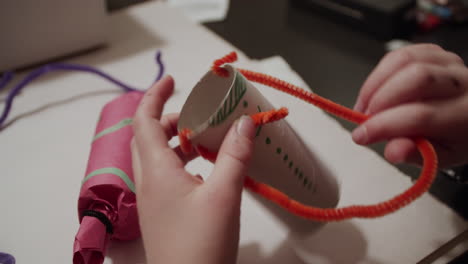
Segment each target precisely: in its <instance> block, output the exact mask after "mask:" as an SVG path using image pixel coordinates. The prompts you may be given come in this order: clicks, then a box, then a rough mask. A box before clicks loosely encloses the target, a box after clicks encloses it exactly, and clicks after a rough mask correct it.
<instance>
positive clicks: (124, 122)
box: [93, 118, 133, 142]
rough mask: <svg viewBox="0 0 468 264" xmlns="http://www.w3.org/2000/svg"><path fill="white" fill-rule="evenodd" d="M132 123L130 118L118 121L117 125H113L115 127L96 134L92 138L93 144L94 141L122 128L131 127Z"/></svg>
mask: <svg viewBox="0 0 468 264" xmlns="http://www.w3.org/2000/svg"><path fill="white" fill-rule="evenodd" d="M132 121H133V119H132V118H125V119H122V120H120V122H118V123H117V124H115V125H113V126H111V127H108V128H106V129H104V130H102V131H101V132H99V133H97V134H96V135H95V136H94V138H93V142H94V141H96V140H97V139H99V138H101V137H103V136H105V135H107V134H110V133H113V132H115V131H117V130H119V129H121V128H123V127H126V126H128V125H131V124H132Z"/></svg>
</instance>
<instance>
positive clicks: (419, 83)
mask: <svg viewBox="0 0 468 264" xmlns="http://www.w3.org/2000/svg"><path fill="white" fill-rule="evenodd" d="M458 72H459V71H456V70H454V68H447V67H442V66H438V65H432V64H419V63H414V64H411V65H408V66H406V67H405V68H404V69H402V70H401V71H399V72H397V73H396V74H395V75H393V76H392V77H390V78H389V80H387V81H386V82H385V84H383V85H382V87H381V88H380V89H378V90H377V91H376V92H375V93H374V95H373V96H372V98H371V99H370V101H369V103H368V107H367V110H366V114H370V115H372V114H375V113H378V112H380V111H384V110H386V109H388V108H390V107H393V106H396V105H399V104H404V103H408V102H415V101H423V100H429V99H438V98H447V97H452V96H457V95H460V94H462V93H463V92H464V91H463V89H462V87H461V84H460V81H459V79H460V76H458V75H459V74H458Z"/></svg>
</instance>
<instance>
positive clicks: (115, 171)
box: [81, 167, 135, 193]
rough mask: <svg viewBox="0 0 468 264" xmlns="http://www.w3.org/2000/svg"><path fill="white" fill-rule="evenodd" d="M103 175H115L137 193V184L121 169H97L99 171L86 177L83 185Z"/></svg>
mask: <svg viewBox="0 0 468 264" xmlns="http://www.w3.org/2000/svg"><path fill="white" fill-rule="evenodd" d="M101 174H113V175H115V176H118V177H119V178H120V179H122V180H123V181H124V182H125V184H126V185H127V187H128V189H130V191H132V192H133V193H135V184H134V183H133V182H132V180H130V178H129V177H128V175H127V174H126V173H125V172H124V171H123V170H121V169H119V168H112V167H109V168H102V169H97V170H95V171H93V172H91V173H89V174H88V175H86V177H85V178H84V179H83V181H82V182H81V185H83V184H84V183H85V182H86V181H88V180H89V179H91V178H92V177H94V176H97V175H101Z"/></svg>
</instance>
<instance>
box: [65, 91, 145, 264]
mask: <svg viewBox="0 0 468 264" xmlns="http://www.w3.org/2000/svg"><path fill="white" fill-rule="evenodd" d="M142 97H143V93H141V92H130V93H126V94H123V95H121V96H119V97H118V98H116V99H114V100H112V101H111V102H109V103H108V104H106V105H105V106H104V108H103V110H102V112H101V115H100V118H99V121H98V124H97V128H96V133H95V136H94V138H93V141H92V146H91V153H90V156H89V160H88V166H87V169H86V176H85V178H84V179H83V182H82V186H81V191H80V196H79V199H78V216H79V220H80V228H79V230H78V233H77V235H76V237H75V244H74V248H73V252H74V254H73V263H75V264H78V263H86V264H97V263H102V262H103V261H104V257H105V251H106V247H107V244H108V242H109V240H110V239H116V240H131V239H135V238H138V237H139V236H140V230H139V225H138V215H137V208H136V196H135V186H134V179H133V171H132V159H131V151H130V141H131V140H132V137H133V129H132V127H131V124H132V119H133V116H134V114H135V111H136V109H137V106H138V104H139V103H140V100H141V98H142Z"/></svg>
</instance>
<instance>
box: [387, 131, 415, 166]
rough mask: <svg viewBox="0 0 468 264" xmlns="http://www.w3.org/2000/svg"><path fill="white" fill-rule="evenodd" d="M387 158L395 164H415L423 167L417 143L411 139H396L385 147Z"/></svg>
mask: <svg viewBox="0 0 468 264" xmlns="http://www.w3.org/2000/svg"><path fill="white" fill-rule="evenodd" d="M384 156H385V158H386V159H387V160H388V161H389V162H391V163H394V164H399V163H413V164H418V165H421V162H422V159H421V155H419V152H418V148H417V146H416V143H414V141H413V140H411V139H410V138H404V137H401V138H395V139H392V140H390V141H389V142H388V143H387V145H386V146H385V152H384Z"/></svg>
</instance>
